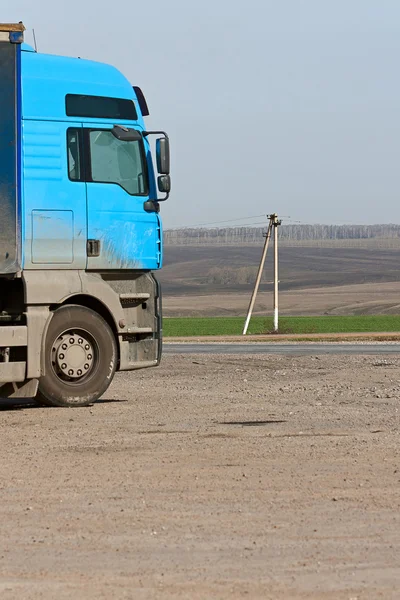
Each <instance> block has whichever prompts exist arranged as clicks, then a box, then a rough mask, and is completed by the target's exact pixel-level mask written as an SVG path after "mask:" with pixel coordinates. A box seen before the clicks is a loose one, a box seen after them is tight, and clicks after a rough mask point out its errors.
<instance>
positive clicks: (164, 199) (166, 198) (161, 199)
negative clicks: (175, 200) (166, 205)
mask: <svg viewBox="0 0 400 600" xmlns="http://www.w3.org/2000/svg"><path fill="white" fill-rule="evenodd" d="M168 198H169V192H167V193H166V195H165V198H157V202H165V201H166V200H168Z"/></svg>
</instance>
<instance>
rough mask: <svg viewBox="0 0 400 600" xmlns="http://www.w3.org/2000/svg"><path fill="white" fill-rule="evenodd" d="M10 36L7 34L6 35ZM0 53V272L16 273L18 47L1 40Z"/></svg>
mask: <svg viewBox="0 0 400 600" xmlns="http://www.w3.org/2000/svg"><path fill="white" fill-rule="evenodd" d="M8 35H9V34H8ZM1 39H2V38H1V37H0V44H1V52H0V81H1V85H0V106H1V118H0V273H15V272H17V271H18V270H19V247H18V243H19V240H18V238H17V230H18V228H17V214H18V209H19V201H18V200H19V190H20V185H19V181H18V162H19V158H20V119H19V114H18V113H19V110H20V85H19V82H20V73H19V71H20V56H21V51H20V45H19V44H12V43H10V42H9V40H7V41H6V42H4V41H1Z"/></svg>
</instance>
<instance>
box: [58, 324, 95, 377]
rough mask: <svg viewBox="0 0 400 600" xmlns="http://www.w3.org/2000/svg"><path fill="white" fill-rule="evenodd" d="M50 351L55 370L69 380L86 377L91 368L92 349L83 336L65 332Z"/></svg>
mask: <svg viewBox="0 0 400 600" xmlns="http://www.w3.org/2000/svg"><path fill="white" fill-rule="evenodd" d="M52 351H53V352H52V353H53V356H54V358H55V364H56V366H57V369H58V370H59V371H61V373H63V374H64V375H65V376H66V377H70V378H71V379H79V378H80V377H83V376H84V375H87V374H88V373H89V372H90V370H91V368H92V366H93V354H94V352H93V347H92V344H91V343H90V341H89V340H87V339H86V338H85V336H84V335H79V334H77V333H73V332H66V333H64V334H63V335H62V336H60V337H59V338H58V339H57V340H56V342H55V344H54V346H53V348H52Z"/></svg>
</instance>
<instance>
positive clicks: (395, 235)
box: [164, 224, 400, 246]
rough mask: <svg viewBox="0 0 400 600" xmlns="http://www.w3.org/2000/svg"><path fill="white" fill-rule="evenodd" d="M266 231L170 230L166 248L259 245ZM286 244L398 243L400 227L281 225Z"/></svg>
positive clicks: (245, 228)
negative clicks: (178, 246)
mask: <svg viewBox="0 0 400 600" xmlns="http://www.w3.org/2000/svg"><path fill="white" fill-rule="evenodd" d="M266 229H267V227H220V228H218V227H213V228H212V229H211V228H185V229H167V230H165V232H164V241H165V243H166V244H167V245H171V246H172V245H192V244H196V245H197V244H236V245H239V244H260V240H262V238H263V235H264V234H265V231H266ZM279 238H280V239H281V240H282V241H283V242H288V243H291V242H292V243H293V242H305V241H329V240H374V239H375V240H395V239H400V225H394V224H387V225H285V224H283V225H281V226H280V228H279Z"/></svg>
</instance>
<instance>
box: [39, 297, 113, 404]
mask: <svg viewBox="0 0 400 600" xmlns="http://www.w3.org/2000/svg"><path fill="white" fill-rule="evenodd" d="M116 363H117V348H116V343H115V338H114V335H113V332H112V331H111V329H110V327H109V325H108V324H107V323H106V321H105V320H104V319H103V318H102V317H101V316H100V315H98V314H97V313H96V312H94V311H93V310H90V309H89V308H85V307H83V306H78V305H67V306H62V307H61V308H58V309H57V310H56V311H55V312H54V314H53V317H52V319H51V321H50V325H49V328H48V331H47V335H46V341H45V350H44V373H45V374H44V376H43V377H41V378H40V380H39V394H38V398H37V400H38V401H39V402H41V403H42V404H47V405H50V406H87V405H88V404H91V403H92V402H95V401H96V400H97V399H98V398H100V396H101V395H102V394H104V392H105V391H106V389H107V388H108V386H109V385H110V383H111V381H112V379H113V377H114V373H115V369H116Z"/></svg>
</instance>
